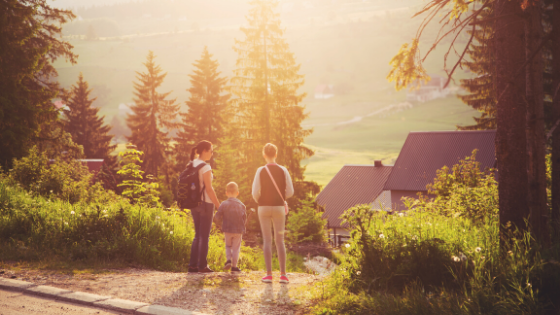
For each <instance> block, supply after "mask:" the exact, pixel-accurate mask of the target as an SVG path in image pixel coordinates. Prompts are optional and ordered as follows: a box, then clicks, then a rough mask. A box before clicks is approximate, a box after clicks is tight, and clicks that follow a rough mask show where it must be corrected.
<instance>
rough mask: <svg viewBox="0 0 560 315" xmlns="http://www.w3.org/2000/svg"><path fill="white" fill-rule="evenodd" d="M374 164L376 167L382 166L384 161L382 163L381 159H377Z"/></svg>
mask: <svg viewBox="0 0 560 315" xmlns="http://www.w3.org/2000/svg"><path fill="white" fill-rule="evenodd" d="M373 165H374V166H375V167H381V166H383V163H381V160H375V162H373Z"/></svg>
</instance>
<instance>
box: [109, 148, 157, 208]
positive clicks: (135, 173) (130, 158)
mask: <svg viewBox="0 0 560 315" xmlns="http://www.w3.org/2000/svg"><path fill="white" fill-rule="evenodd" d="M142 155H144V152H142V151H138V150H136V146H135V145H133V144H128V145H127V146H126V150H124V151H123V152H121V153H119V156H121V157H122V160H121V165H122V167H121V169H120V170H119V171H118V172H117V174H119V175H120V176H121V177H122V183H120V184H118V185H117V186H118V187H124V189H123V192H122V195H123V196H125V197H127V198H128V199H129V200H130V201H131V202H132V203H142V204H146V205H150V206H159V197H158V191H157V188H158V184H157V183H146V182H144V181H143V177H142V174H144V171H142V170H141V169H140V168H141V167H140V164H142V160H141V159H140V157H141V156H142ZM146 177H147V178H148V179H149V180H151V179H153V177H152V175H148V176H146Z"/></svg>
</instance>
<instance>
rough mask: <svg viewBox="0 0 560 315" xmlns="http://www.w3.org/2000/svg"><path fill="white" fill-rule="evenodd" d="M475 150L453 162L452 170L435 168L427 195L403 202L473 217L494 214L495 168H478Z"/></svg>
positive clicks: (495, 213)
mask: <svg viewBox="0 0 560 315" xmlns="http://www.w3.org/2000/svg"><path fill="white" fill-rule="evenodd" d="M476 151H477V150H474V151H473V153H472V155H471V156H470V157H467V158H465V159H464V160H461V161H459V164H456V165H454V166H453V168H452V171H451V172H449V168H448V167H447V166H444V167H443V168H442V169H441V170H438V171H437V173H436V178H435V179H434V183H433V184H428V185H427V186H426V188H427V190H428V195H427V196H420V198H419V199H414V198H405V200H404V203H405V205H406V206H407V207H408V208H409V209H417V210H419V211H428V212H433V213H437V214H441V215H445V216H449V217H459V216H462V217H466V218H470V219H473V220H484V218H486V217H489V216H497V215H498V184H497V182H496V180H495V178H494V170H492V169H490V170H484V171H483V170H481V169H480V163H479V162H477V161H476ZM430 196H435V198H431V197H430Z"/></svg>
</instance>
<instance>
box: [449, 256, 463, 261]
mask: <svg viewBox="0 0 560 315" xmlns="http://www.w3.org/2000/svg"><path fill="white" fill-rule="evenodd" d="M451 260H453V261H454V262H460V261H461V259H460V258H459V257H457V256H451Z"/></svg>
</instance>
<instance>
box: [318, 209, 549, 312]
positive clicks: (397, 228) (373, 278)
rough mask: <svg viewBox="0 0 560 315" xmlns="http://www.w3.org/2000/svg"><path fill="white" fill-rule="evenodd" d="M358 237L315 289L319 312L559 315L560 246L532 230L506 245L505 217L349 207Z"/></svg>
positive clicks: (511, 238)
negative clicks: (544, 243) (542, 241)
mask: <svg viewBox="0 0 560 315" xmlns="http://www.w3.org/2000/svg"><path fill="white" fill-rule="evenodd" d="M345 218H346V219H347V220H348V221H349V223H350V225H351V226H353V228H354V230H353V231H352V239H351V241H350V242H349V244H348V245H347V246H348V247H343V250H344V252H345V254H346V255H344V256H343V257H342V263H341V265H340V266H339V268H338V269H337V270H336V271H335V272H334V274H333V275H332V276H331V277H330V278H329V279H328V280H326V281H325V282H323V283H320V284H319V285H317V286H316V287H315V288H314V295H315V299H316V300H315V302H316V306H315V308H314V312H315V313H317V314H557V312H558V310H559V309H560V304H559V300H558V297H560V264H559V263H558V262H557V261H558V260H559V258H560V255H559V253H558V248H557V247H556V248H552V249H547V250H544V249H541V248H540V247H539V246H538V245H537V244H536V243H535V241H534V240H533V239H532V238H531V235H530V233H529V232H525V233H520V232H516V233H512V234H511V235H508V236H507V241H504V242H502V244H500V238H499V229H498V227H499V225H498V224H499V222H498V219H497V218H496V217H489V218H486V219H484V220H481V221H477V222H473V221H472V220H470V219H467V218H462V217H445V216H440V215H436V214H433V213H422V212H419V211H410V212H409V213H408V215H402V216H399V215H386V214H384V213H380V212H375V211H373V210H371V208H370V207H369V206H366V205H364V206H357V207H354V208H352V209H350V210H348V212H347V214H346V216H345Z"/></svg>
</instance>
